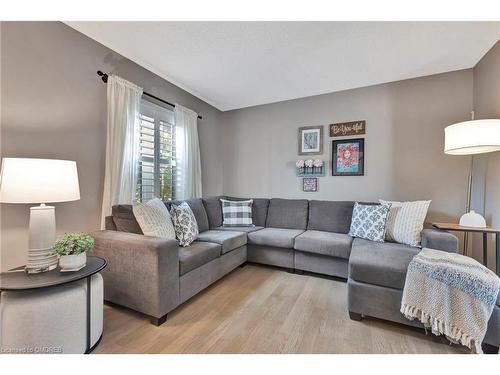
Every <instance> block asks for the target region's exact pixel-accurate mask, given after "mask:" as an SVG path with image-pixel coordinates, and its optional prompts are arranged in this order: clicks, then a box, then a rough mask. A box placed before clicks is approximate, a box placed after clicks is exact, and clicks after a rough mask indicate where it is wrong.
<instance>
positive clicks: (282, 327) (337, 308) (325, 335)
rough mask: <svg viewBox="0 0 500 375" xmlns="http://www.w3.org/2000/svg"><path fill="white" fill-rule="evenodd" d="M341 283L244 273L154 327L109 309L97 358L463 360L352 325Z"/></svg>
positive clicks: (439, 343)
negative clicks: (401, 356) (421, 356)
mask: <svg viewBox="0 0 500 375" xmlns="http://www.w3.org/2000/svg"><path fill="white" fill-rule="evenodd" d="M346 293H347V285H346V283H344V282H342V281H337V280H332V279H327V278H320V277H315V276H310V275H295V274H290V273H287V272H285V271H282V270H278V269H274V268H270V267H264V266H255V265H247V266H245V267H244V268H238V269H236V270H235V271H233V272H232V273H231V274H229V275H227V276H226V277H224V278H223V279H221V280H219V281H218V282H217V283H215V284H214V285H212V286H211V287H210V288H208V289H206V290H205V291H203V292H202V293H200V294H198V295H197V296H195V297H193V298H192V299H191V300H189V301H188V302H186V303H185V304H183V305H182V306H180V307H178V308H177V309H176V310H175V311H173V312H171V313H170V314H169V315H168V319H167V321H166V323H164V324H163V325H161V326H160V327H155V326H153V325H152V324H150V323H149V320H148V319H147V318H145V317H143V316H141V315H140V314H137V313H135V312H133V311H130V310H127V309H122V308H117V307H111V306H105V309H104V335H103V338H102V341H101V343H100V345H99V346H98V347H97V348H96V349H95V350H94V353H466V350H464V349H463V348H461V347H458V346H455V345H453V346H450V345H449V344H447V343H446V341H445V340H444V339H442V338H437V337H434V336H431V335H430V334H429V336H426V335H425V333H424V331H423V330H422V331H421V330H415V329H411V328H407V327H405V326H403V325H397V324H392V323H388V322H384V321H381V320H377V319H364V320H363V321H362V322H356V321H352V320H350V319H349V316H348V312H347V307H346V301H347V295H346Z"/></svg>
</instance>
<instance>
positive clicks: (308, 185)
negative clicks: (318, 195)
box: [302, 177, 318, 192]
mask: <svg viewBox="0 0 500 375" xmlns="http://www.w3.org/2000/svg"><path fill="white" fill-rule="evenodd" d="M302 191H312V192H314V191H318V179H317V178H316V177H306V178H303V179H302Z"/></svg>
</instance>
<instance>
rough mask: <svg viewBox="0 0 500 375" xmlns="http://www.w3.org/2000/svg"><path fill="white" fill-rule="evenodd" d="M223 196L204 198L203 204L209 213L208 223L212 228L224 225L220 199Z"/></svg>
mask: <svg viewBox="0 0 500 375" xmlns="http://www.w3.org/2000/svg"><path fill="white" fill-rule="evenodd" d="M224 198H225V197H223V196H218V197H209V198H203V199H202V202H203V206H204V207H205V211H206V213H207V218H208V225H209V227H210V229H214V228H217V227H220V226H221V225H222V208H221V203H220V200H221V199H224Z"/></svg>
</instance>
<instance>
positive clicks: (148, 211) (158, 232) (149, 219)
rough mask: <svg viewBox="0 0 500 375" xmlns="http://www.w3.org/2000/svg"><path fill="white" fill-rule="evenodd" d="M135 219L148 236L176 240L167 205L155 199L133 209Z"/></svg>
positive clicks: (136, 205)
mask: <svg viewBox="0 0 500 375" xmlns="http://www.w3.org/2000/svg"><path fill="white" fill-rule="evenodd" d="M132 211H133V213H134V216H135V219H136V220H137V223H139V226H140V227H141V230H142V233H144V234H145V235H146V236H154V237H163V238H170V239H173V240H175V230H174V225H173V224H172V218H171V217H170V213H169V212H168V209H167V207H166V206H165V204H164V203H163V202H162V201H161V200H160V199H158V198H153V199H151V200H149V201H147V202H144V203H138V204H135V205H134V206H133V207H132Z"/></svg>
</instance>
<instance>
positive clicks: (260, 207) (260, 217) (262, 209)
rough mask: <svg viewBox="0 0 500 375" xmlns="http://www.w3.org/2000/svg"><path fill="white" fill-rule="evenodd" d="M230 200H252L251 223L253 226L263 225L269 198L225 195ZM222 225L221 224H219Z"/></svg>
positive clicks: (264, 224)
mask: <svg viewBox="0 0 500 375" xmlns="http://www.w3.org/2000/svg"><path fill="white" fill-rule="evenodd" d="M226 199H227V200H230V201H246V200H249V199H252V200H253V204H252V223H253V225H255V226H260V227H265V226H266V219H267V210H268V207H269V199H266V198H235V197H226ZM221 225H222V224H221Z"/></svg>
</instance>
